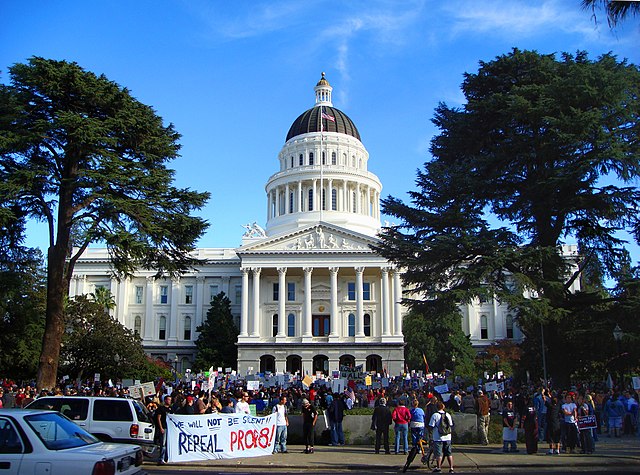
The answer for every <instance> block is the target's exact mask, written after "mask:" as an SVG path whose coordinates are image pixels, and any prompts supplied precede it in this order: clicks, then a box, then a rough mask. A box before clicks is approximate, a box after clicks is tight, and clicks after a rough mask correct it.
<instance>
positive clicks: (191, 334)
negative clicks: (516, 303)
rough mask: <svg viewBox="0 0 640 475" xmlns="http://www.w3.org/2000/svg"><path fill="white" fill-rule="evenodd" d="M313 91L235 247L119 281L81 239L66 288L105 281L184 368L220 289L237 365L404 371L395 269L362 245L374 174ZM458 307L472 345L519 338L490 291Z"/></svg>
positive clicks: (373, 205) (350, 134) (346, 127)
mask: <svg viewBox="0 0 640 475" xmlns="http://www.w3.org/2000/svg"><path fill="white" fill-rule="evenodd" d="M314 91H315V105H314V107H312V108H311V109H309V110H307V111H305V112H303V113H302V114H300V116H299V117H298V118H296V119H295V120H294V121H293V124H292V125H291V127H290V129H289V131H288V133H287V136H286V140H285V143H284V146H283V147H282V150H281V151H280V153H279V154H278V157H277V169H276V170H275V173H274V174H273V175H271V176H270V177H269V178H268V179H267V183H266V198H267V219H266V224H265V225H264V227H262V226H261V225H259V224H257V223H253V224H248V225H246V226H245V228H246V232H245V233H244V235H243V236H242V244H241V245H240V247H238V248H226V249H219V248H202V249H197V250H196V251H195V253H194V254H195V257H197V258H198V259H202V260H204V261H205V264H203V265H199V266H198V267H197V268H196V269H194V270H192V271H190V272H188V273H186V274H184V275H183V276H182V277H180V278H179V279H166V280H164V279H155V278H154V277H153V275H154V271H153V270H140V271H138V272H137V273H136V274H135V275H134V276H133V277H132V278H128V279H123V280H122V281H120V282H118V281H117V280H115V279H113V278H112V277H111V272H110V267H109V256H108V254H107V250H106V249H91V248H90V249H87V250H86V251H85V252H84V254H83V255H82V257H81V258H80V259H79V260H78V262H77V263H76V266H75V271H74V275H73V279H72V281H71V287H70V296H76V295H81V294H88V293H92V292H94V291H95V289H96V287H106V288H108V289H110V291H111V293H112V295H113V297H114V299H115V303H116V306H115V308H114V309H113V310H112V311H111V313H112V315H113V317H114V318H116V319H117V320H118V321H119V322H120V323H122V324H123V325H124V326H126V327H127V328H130V329H132V330H134V331H135V332H137V333H138V334H139V335H140V336H141V338H142V343H143V347H144V349H145V351H146V353H147V354H149V355H150V356H152V357H154V358H158V359H162V360H164V361H171V362H173V361H177V369H178V371H181V372H182V371H184V370H185V369H187V368H191V365H192V363H193V361H194V359H195V352H196V349H195V341H196V339H197V337H198V336H197V333H196V328H197V327H198V326H199V325H201V323H202V321H203V318H205V317H206V313H207V311H208V309H209V307H210V305H209V302H210V301H211V300H212V298H213V297H214V296H215V295H217V294H218V293H220V292H224V293H225V294H226V295H227V297H228V298H229V299H230V301H231V309H232V313H233V315H234V318H235V320H236V324H237V326H238V329H239V331H240V335H239V337H238V368H237V370H238V372H239V373H241V374H246V373H247V372H254V373H255V372H266V371H270V372H291V373H295V372H296V371H300V372H303V373H310V374H315V373H316V372H318V371H320V372H324V373H325V374H330V372H331V371H332V370H337V369H338V368H339V366H340V365H363V368H364V369H365V370H366V371H373V372H382V371H383V370H387V371H388V372H389V373H390V374H392V375H395V374H400V373H401V372H402V371H403V369H404V337H403V334H402V317H403V315H404V313H405V311H406V309H405V308H404V307H403V306H402V305H401V303H400V302H401V299H402V291H403V288H402V280H401V276H400V271H399V269H397V268H396V267H395V266H394V265H392V264H391V263H389V262H388V261H387V260H385V259H384V258H382V257H381V256H379V255H377V254H376V253H374V252H373V251H372V250H371V248H370V245H371V244H374V243H376V242H378V238H377V233H378V232H379V230H380V218H381V217H380V193H381V191H382V184H381V182H380V180H379V179H378V177H377V176H376V175H375V174H374V173H372V172H370V171H369V153H368V152H367V150H366V148H365V147H364V145H363V143H362V142H361V140H360V133H359V132H358V129H357V128H356V126H355V124H354V123H353V121H352V120H351V119H350V118H349V117H348V116H347V115H346V114H345V113H344V112H342V111H340V110H339V109H336V108H335V107H333V103H332V99H331V93H332V87H331V86H330V84H329V82H328V81H327V80H326V79H325V77H324V73H323V75H322V78H321V79H320V81H318V83H317V84H316V86H315V88H314ZM374 163H375V162H374ZM274 165H276V162H275V161H274ZM461 310H462V314H463V318H462V327H463V331H464V332H465V333H466V334H467V335H469V336H470V338H471V343H472V344H473V345H474V347H477V348H482V347H485V346H487V345H490V344H491V343H493V342H495V341H496V340H501V339H505V338H511V339H515V340H516V341H520V340H521V339H522V334H521V332H520V330H519V329H518V327H517V325H514V321H513V317H512V316H511V315H510V314H509V312H508V309H507V308H506V306H503V305H500V304H499V303H497V302H495V301H491V300H489V301H486V302H476V303H474V304H469V305H466V304H465V305H464V306H462V308H461ZM194 369H196V370H197V369H200V368H194Z"/></svg>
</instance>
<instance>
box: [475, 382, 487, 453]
mask: <svg viewBox="0 0 640 475" xmlns="http://www.w3.org/2000/svg"><path fill="white" fill-rule="evenodd" d="M475 405H476V415H477V417H478V435H479V439H480V443H481V444H482V445H489V423H490V422H491V415H490V411H491V402H490V401H489V398H488V397H487V396H486V395H485V394H484V393H483V392H482V390H481V389H480V390H478V398H477V399H476V403H475Z"/></svg>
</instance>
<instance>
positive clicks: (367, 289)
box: [362, 282, 371, 300]
mask: <svg viewBox="0 0 640 475" xmlns="http://www.w3.org/2000/svg"><path fill="white" fill-rule="evenodd" d="M362 300H371V282H363V283H362Z"/></svg>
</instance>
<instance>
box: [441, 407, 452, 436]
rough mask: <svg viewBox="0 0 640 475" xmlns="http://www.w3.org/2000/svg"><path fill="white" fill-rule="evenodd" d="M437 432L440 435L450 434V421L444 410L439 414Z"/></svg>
mask: <svg viewBox="0 0 640 475" xmlns="http://www.w3.org/2000/svg"><path fill="white" fill-rule="evenodd" d="M438 433H439V434H440V437H442V436H443V435H450V434H451V421H450V419H449V416H448V415H447V413H446V412H443V413H442V414H440V422H439V423H438Z"/></svg>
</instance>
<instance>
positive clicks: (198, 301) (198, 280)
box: [195, 276, 204, 328]
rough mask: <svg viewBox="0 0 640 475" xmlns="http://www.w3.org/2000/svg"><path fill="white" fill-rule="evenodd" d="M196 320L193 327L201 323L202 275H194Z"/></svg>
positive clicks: (202, 302)
mask: <svg viewBox="0 0 640 475" xmlns="http://www.w3.org/2000/svg"><path fill="white" fill-rule="evenodd" d="M195 299H196V321H195V324H196V325H195V328H198V327H199V326H200V325H202V320H203V315H202V310H203V308H204V277H201V276H198V277H196V297H195Z"/></svg>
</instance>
